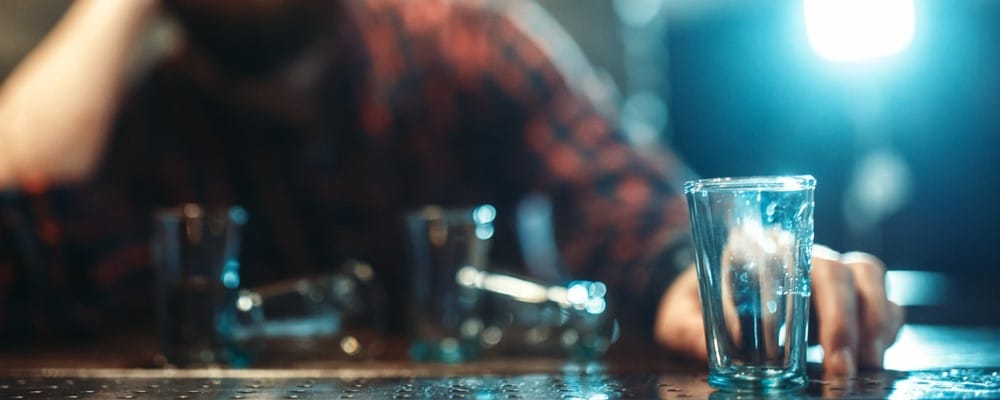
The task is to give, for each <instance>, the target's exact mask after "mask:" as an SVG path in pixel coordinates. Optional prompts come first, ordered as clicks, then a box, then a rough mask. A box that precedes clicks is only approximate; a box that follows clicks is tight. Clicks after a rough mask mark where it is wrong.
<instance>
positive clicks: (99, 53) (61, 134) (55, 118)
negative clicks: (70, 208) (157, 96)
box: [0, 0, 157, 189]
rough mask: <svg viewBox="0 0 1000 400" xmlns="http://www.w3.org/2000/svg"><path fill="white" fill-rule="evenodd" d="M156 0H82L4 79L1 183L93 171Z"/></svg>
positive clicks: (73, 177)
mask: <svg viewBox="0 0 1000 400" xmlns="http://www.w3.org/2000/svg"><path fill="white" fill-rule="evenodd" d="M156 5H157V0H128V1H120V0H78V1H76V2H75V3H73V5H72V6H71V7H70V9H69V10H68V11H67V13H66V15H65V16H64V17H63V19H62V20H61V21H60V22H59V24H58V25H57V26H56V27H55V29H53V31H52V32H50V33H49V35H48V36H47V37H46V38H45V39H44V40H43V42H42V43H41V44H40V45H39V46H38V47H37V48H35V49H34V50H33V51H32V52H31V53H30V54H29V55H28V57H27V58H25V60H24V61H23V62H22V63H21V64H20V65H19V66H18V67H17V68H16V69H15V70H14V72H13V73H12V74H11V75H10V77H9V78H8V79H7V81H6V82H4V83H3V86H2V87H0V189H3V188H10V187H15V186H28V187H38V186H39V185H45V184H47V183H50V182H70V181H78V180H81V179H83V178H86V177H87V176H88V175H89V174H90V173H92V172H93V171H94V169H95V168H96V165H97V163H98V160H99V159H100V155H101V152H102V150H103V148H104V144H105V141H106V138H107V136H108V131H109V130H110V125H111V121H112V120H113V116H114V114H115V111H116V110H117V108H118V103H119V101H120V99H121V94H122V92H123V89H124V84H125V82H126V69H127V65H128V61H129V60H130V57H131V55H132V50H133V49H134V48H135V47H136V46H137V45H138V42H139V40H140V38H141V36H142V35H141V33H142V31H143V30H144V29H145V26H146V22H147V21H148V20H149V17H150V16H151V15H152V14H153V11H154V9H155V8H156Z"/></svg>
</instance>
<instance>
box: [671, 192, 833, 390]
mask: <svg viewBox="0 0 1000 400" xmlns="http://www.w3.org/2000/svg"><path fill="white" fill-rule="evenodd" d="M815 186H816V180H815V179H813V177H811V176H774V177H749V178H719V179H703V180H698V181H690V182H687V183H686V184H685V186H684V192H685V194H686V196H687V200H688V208H689V211H690V214H691V225H692V231H693V239H694V245H695V254H696V261H697V273H698V281H699V292H700V295H701V303H702V310H703V313H704V321H705V336H706V342H707V345H708V363H709V379H708V383H709V385H712V386H713V387H715V388H718V389H720V390H723V391H733V392H765V393H767V392H787V391H793V390H798V389H801V388H804V387H805V386H806V383H807V378H806V357H805V353H806V340H807V338H806V330H807V323H808V321H809V296H810V280H809V270H810V256H811V254H810V252H811V250H812V244H813V190H814V188H815Z"/></svg>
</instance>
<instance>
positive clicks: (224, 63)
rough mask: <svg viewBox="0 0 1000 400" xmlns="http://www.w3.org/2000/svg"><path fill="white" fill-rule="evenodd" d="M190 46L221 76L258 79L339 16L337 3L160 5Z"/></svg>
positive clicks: (268, 0)
mask: <svg viewBox="0 0 1000 400" xmlns="http://www.w3.org/2000/svg"><path fill="white" fill-rule="evenodd" d="M164 5H165V7H166V9H167V10H169V11H170V12H172V13H173V14H174V15H175V16H176V17H177V19H178V20H179V21H180V23H181V25H182V26H183V27H184V30H185V33H186V35H187V37H188V39H189V42H190V44H191V45H192V46H193V47H195V48H196V49H197V50H198V51H200V52H202V53H204V54H205V55H206V56H207V57H208V58H210V59H211V60H212V61H213V62H215V63H216V64H218V65H219V66H221V67H223V68H225V69H226V70H227V71H230V72H233V73H237V74H245V75H263V74H268V73H270V72H272V71H274V70H275V69H276V68H279V67H281V66H282V65H284V64H285V63H287V62H288V61H290V60H291V59H292V58H293V57H294V56H295V55H297V54H298V53H300V52H301V51H302V50H303V49H304V48H305V47H306V46H307V45H308V44H310V43H312V41H313V40H315V39H316V37H317V35H319V34H320V33H321V32H323V31H324V30H326V29H328V28H330V27H331V26H333V25H335V24H336V23H337V19H339V17H340V16H341V14H342V13H341V12H340V11H341V4H340V1H339V0H165V1H164Z"/></svg>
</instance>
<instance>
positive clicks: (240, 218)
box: [152, 204, 247, 366]
mask: <svg viewBox="0 0 1000 400" xmlns="http://www.w3.org/2000/svg"><path fill="white" fill-rule="evenodd" d="M246 219H247V214H246V212H245V211H244V210H243V208H241V207H225V208H208V207H205V206H201V205H198V204H184V205H181V206H179V207H175V208H169V209H162V210H159V211H158V212H157V213H156V214H155V216H154V225H153V230H154V231H153V240H152V250H153V251H152V253H153V265H154V268H155V269H156V289H155V296H156V301H155V307H156V312H155V315H156V325H157V334H158V339H159V342H160V352H161V356H163V357H164V358H165V360H164V361H165V363H168V364H172V365H178V366H189V365H210V364H218V363H234V364H240V363H241V361H240V358H241V355H240V354H239V351H238V350H237V349H236V348H234V347H233V346H230V343H228V342H227V334H226V332H222V330H221V326H220V322H221V321H222V320H223V319H222V318H221V316H222V315H223V313H225V312H229V310H230V309H231V306H230V304H232V302H233V301H235V299H236V295H237V289H238V287H239V284H240V275H239V266H240V264H239V251H240V239H241V232H242V227H243V225H244V224H245V223H246Z"/></svg>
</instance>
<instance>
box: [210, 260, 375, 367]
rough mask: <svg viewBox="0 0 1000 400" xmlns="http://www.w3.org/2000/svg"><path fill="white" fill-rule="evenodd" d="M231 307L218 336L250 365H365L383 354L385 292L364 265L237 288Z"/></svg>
mask: <svg viewBox="0 0 1000 400" xmlns="http://www.w3.org/2000/svg"><path fill="white" fill-rule="evenodd" d="M232 306H233V307H234V308H235V311H234V312H229V311H230V310H226V311H225V312H224V317H223V318H222V319H221V323H222V325H221V326H223V327H224V329H222V331H223V332H225V334H226V337H227V339H228V340H230V341H231V342H232V343H233V344H234V345H235V347H236V348H239V349H240V350H241V351H242V352H243V353H245V354H247V355H249V356H250V358H249V361H250V363H252V364H253V365H254V366H260V365H283V364H287V363H295V362H298V363H302V362H311V361H331V360H338V361H356V360H367V359H371V358H373V357H375V356H377V355H379V354H380V352H381V351H382V349H383V340H382V332H383V331H384V330H385V309H384V293H383V292H382V288H381V287H380V286H379V285H378V284H377V282H376V276H375V270H374V268H372V266H371V265H369V264H368V263H366V262H363V261H359V260H354V259H351V260H347V261H346V262H344V263H343V264H341V265H340V267H338V268H336V269H334V270H333V271H330V272H326V273H323V274H320V275H315V276H307V277H300V278H296V279H290V280H285V281H280V282H273V283H269V284H267V285H264V286H258V287H254V288H245V289H241V290H240V291H239V295H238V297H237V298H236V302H235V303H234V304H232Z"/></svg>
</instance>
